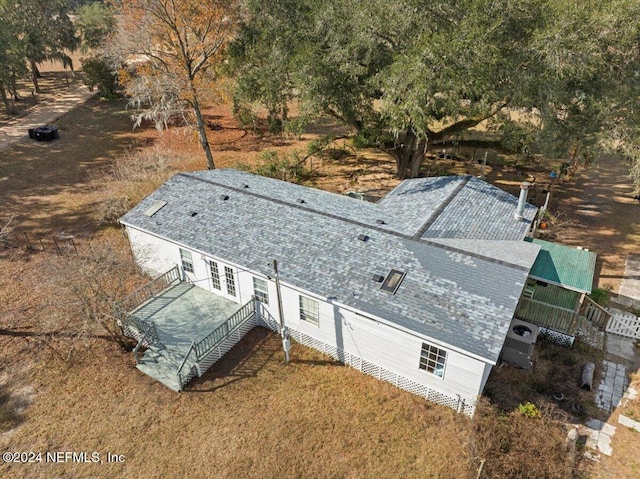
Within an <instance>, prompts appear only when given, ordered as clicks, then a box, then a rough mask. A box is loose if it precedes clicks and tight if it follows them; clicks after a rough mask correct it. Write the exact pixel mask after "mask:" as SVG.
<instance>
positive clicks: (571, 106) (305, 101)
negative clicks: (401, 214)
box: [231, 0, 640, 185]
mask: <svg viewBox="0 0 640 479" xmlns="http://www.w3.org/2000/svg"><path fill="white" fill-rule="evenodd" d="M247 5H248V10H249V12H250V16H249V17H248V18H249V19H248V21H247V22H245V23H244V24H243V26H242V28H241V30H240V34H239V36H238V38H237V40H236V41H235V42H234V45H233V47H232V49H231V52H232V54H233V58H232V62H231V64H232V66H233V67H234V69H235V71H236V73H237V74H238V77H239V80H238V85H239V87H238V91H237V94H236V100H237V102H238V104H239V108H242V107H243V105H245V108H246V105H251V104H252V103H254V102H259V103H261V104H263V105H264V106H266V107H267V108H268V110H269V113H270V116H272V117H275V116H278V115H279V116H280V119H281V120H284V121H286V114H287V112H288V110H287V108H286V102H287V101H289V100H290V99H292V98H297V99H298V100H300V103H301V106H302V108H301V109H302V111H303V112H305V113H306V114H308V115H309V116H310V117H313V115H315V114H329V115H331V116H333V117H335V118H338V119H339V120H341V121H343V122H344V123H346V124H348V125H351V126H352V127H353V128H354V129H355V130H356V131H357V132H358V134H359V135H361V136H365V137H367V138H368V139H369V141H371V142H372V143H373V144H376V145H378V146H380V147H381V148H383V149H385V150H386V151H387V152H389V153H390V154H391V155H392V156H393V157H394V158H395V159H396V163H397V173H398V176H400V177H401V178H406V177H411V176H415V175H417V174H418V171H419V169H420V165H421V162H422V160H423V158H424V153H425V151H426V149H427V147H428V145H429V143H433V142H437V141H441V140H444V139H451V138H455V137H456V136H459V135H461V134H462V133H463V132H464V131H465V130H466V129H468V128H471V127H474V126H476V125H478V124H479V123H480V122H481V121H483V120H485V119H491V120H492V121H493V123H494V125H495V127H496V128H499V127H500V125H501V124H503V125H507V123H505V122H507V121H508V120H507V115H505V114H504V113H505V112H506V111H514V110H518V111H524V112H527V113H529V115H530V116H533V117H535V119H536V120H537V121H535V122H534V123H535V126H536V128H537V131H536V133H537V139H538V146H539V147H540V148H542V149H543V150H545V151H547V152H549V153H555V154H560V155H561V156H563V157H569V156H571V157H574V158H578V157H585V158H589V157H594V156H595V155H596V154H599V153H601V152H602V151H605V150H607V149H609V150H612V149H613V148H614V147H615V148H619V149H623V150H624V151H625V152H626V153H627V154H629V155H633V156H634V158H635V161H636V163H635V164H638V163H637V162H638V161H639V160H638V158H640V156H637V154H636V150H637V149H638V148H637V147H636V146H634V145H638V144H640V143H638V139H639V137H638V134H637V125H638V122H637V118H635V115H637V111H638V110H637V108H636V106H637V105H636V103H637V101H638V98H639V97H640V95H638V93H639V91H640V90H639V88H640V86H639V82H638V80H637V77H638V75H639V74H640V67H639V64H638V60H639V58H640V53H639V52H638V39H639V38H640V11H639V10H640V4H639V3H638V2H637V1H635V0H607V1H600V2H596V1H593V0H586V1H578V0H393V1H389V0H370V1H368V2H350V1H348V0H300V1H293V0H274V1H272V2H261V1H259V0H249V1H248V2H247ZM612 113H613V114H612ZM511 126H513V125H511ZM516 126H517V125H516ZM637 181H640V180H638V179H637ZM638 184H639V185H640V183H638Z"/></svg>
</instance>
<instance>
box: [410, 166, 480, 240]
mask: <svg viewBox="0 0 640 479" xmlns="http://www.w3.org/2000/svg"><path fill="white" fill-rule="evenodd" d="M469 180H471V175H465V176H464V179H463V180H462V181H461V182H460V184H459V185H458V186H456V187H455V188H454V189H453V191H451V193H449V196H447V197H446V198H445V200H444V201H443V202H442V203H440V206H438V207H437V208H436V210H435V211H434V212H433V213H432V214H431V216H430V217H429V219H428V220H427V221H426V222H425V223H424V224H423V225H422V226H421V227H420V229H418V231H417V232H416V234H414V235H413V237H414V238H416V239H417V238H422V235H423V234H425V232H426V231H427V230H428V229H429V227H430V226H431V225H432V224H433V223H435V221H436V220H437V219H438V217H439V216H440V215H441V214H442V212H443V211H444V210H445V208H446V207H447V206H449V204H450V203H451V202H452V201H453V199H454V198H455V197H456V196H458V193H460V191H461V190H462V188H464V187H465V186H466V185H467V183H469Z"/></svg>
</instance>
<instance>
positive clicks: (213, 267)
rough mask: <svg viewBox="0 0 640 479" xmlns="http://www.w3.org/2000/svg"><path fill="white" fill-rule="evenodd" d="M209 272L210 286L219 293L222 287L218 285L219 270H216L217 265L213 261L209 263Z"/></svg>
mask: <svg viewBox="0 0 640 479" xmlns="http://www.w3.org/2000/svg"><path fill="white" fill-rule="evenodd" d="M209 272H210V273H211V284H212V285H213V287H214V289H217V290H218V291H221V290H222V285H221V284H220V270H219V269H218V263H216V262H215V261H209Z"/></svg>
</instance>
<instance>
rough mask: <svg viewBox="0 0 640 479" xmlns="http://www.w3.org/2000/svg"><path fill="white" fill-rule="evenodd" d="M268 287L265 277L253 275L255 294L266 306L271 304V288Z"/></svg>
mask: <svg viewBox="0 0 640 479" xmlns="http://www.w3.org/2000/svg"><path fill="white" fill-rule="evenodd" d="M267 287H268V285H267V282H266V281H265V280H264V279H260V278H256V277H255V276H254V277H253V294H254V295H255V297H256V299H257V300H258V301H260V302H261V303H262V304H264V305H265V306H269V290H268V289H267Z"/></svg>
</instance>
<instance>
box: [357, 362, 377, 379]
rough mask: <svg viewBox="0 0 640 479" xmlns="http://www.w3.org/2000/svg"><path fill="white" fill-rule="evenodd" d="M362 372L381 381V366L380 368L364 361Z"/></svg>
mask: <svg viewBox="0 0 640 479" xmlns="http://www.w3.org/2000/svg"><path fill="white" fill-rule="evenodd" d="M360 371H362V372H363V373H365V374H368V375H369V376H373V377H376V378H378V379H380V366H378V365H377V364H373V363H370V362H369V361H366V360H364V359H363V360H362V367H361V369H360Z"/></svg>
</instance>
